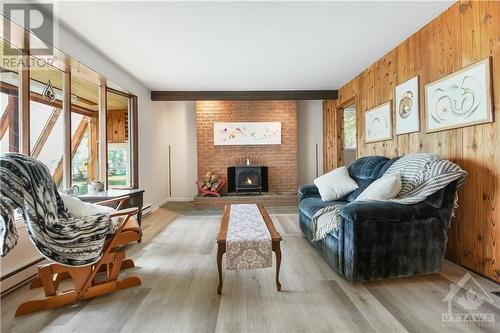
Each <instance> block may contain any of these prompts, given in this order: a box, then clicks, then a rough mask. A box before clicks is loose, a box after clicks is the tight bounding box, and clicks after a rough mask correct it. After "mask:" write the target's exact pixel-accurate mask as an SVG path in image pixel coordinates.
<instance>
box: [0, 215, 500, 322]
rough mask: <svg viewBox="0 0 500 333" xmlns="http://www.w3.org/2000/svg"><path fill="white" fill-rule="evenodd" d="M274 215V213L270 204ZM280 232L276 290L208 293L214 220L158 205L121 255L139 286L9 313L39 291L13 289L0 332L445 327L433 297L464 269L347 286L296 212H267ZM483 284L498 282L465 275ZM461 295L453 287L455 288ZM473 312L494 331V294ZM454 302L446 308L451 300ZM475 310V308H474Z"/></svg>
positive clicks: (250, 277) (231, 284) (244, 280)
mask: <svg viewBox="0 0 500 333" xmlns="http://www.w3.org/2000/svg"><path fill="white" fill-rule="evenodd" d="M275 211H276V212H279V210H275ZM271 216H272V218H273V221H274V224H275V226H276V228H277V230H278V231H279V232H280V233H281V235H282V237H283V242H282V244H281V246H282V252H283V261H282V266H281V283H282V286H283V291H282V292H277V291H276V289H275V285H274V271H273V269H274V268H269V269H262V270H255V271H241V272H234V271H232V272H226V271H224V287H223V290H222V295H221V296H219V295H217V292H216V286H217V272H216V261H215V254H216V246H215V241H214V240H215V235H216V233H217V231H218V228H219V221H220V216H218V215H217V214H207V215H201V214H197V215H192V214H189V215H188V216H185V215H180V214H178V213H175V212H172V211H169V210H166V209H162V208H161V209H158V210H156V211H155V212H153V213H152V214H151V215H149V216H147V217H146V219H145V222H144V238H143V242H142V243H140V244H135V245H133V246H131V247H130V249H129V251H128V254H129V256H130V257H132V258H133V259H134V260H135V262H136V265H137V267H136V268H133V269H132V270H129V271H126V272H124V273H122V275H123V276H126V275H129V274H134V275H138V276H140V278H141V279H142V286H140V287H136V288H132V289H127V290H122V291H118V292H115V293H112V294H109V295H106V296H103V297H98V298H95V299H92V300H86V301H82V302H80V303H78V304H75V305H73V306H66V307H62V308H58V309H54V310H47V311H42V312H39V313H35V314H32V315H27V316H23V317H19V318H14V312H15V309H16V307H17V306H18V305H19V304H20V303H21V302H23V301H25V300H28V299H30V298H34V297H36V296H40V295H41V290H29V289H28V287H27V286H25V287H22V288H20V289H18V290H16V291H14V292H13V293H11V294H9V295H7V296H5V297H3V298H2V300H1V305H2V309H1V328H2V332H38V331H42V332H72V331H76V332H118V331H120V332H214V331H217V332H438V331H444V332H455V331H457V328H447V327H443V325H442V323H441V314H442V313H446V312H447V310H448V305H447V303H445V302H443V298H444V297H445V295H446V294H447V293H448V292H449V289H450V284H451V283H452V282H457V281H459V280H460V278H461V277H462V276H463V275H464V274H465V273H466V272H467V271H466V270H464V269H463V268H461V267H458V266H456V265H454V264H452V263H449V262H446V264H445V267H444V269H443V272H442V273H441V274H432V275H427V276H420V277H412V278H402V279H394V280H385V281H376V282H369V283H350V282H348V281H346V280H345V279H344V278H342V277H341V276H340V275H339V274H337V273H336V272H335V271H334V270H333V269H332V268H330V266H328V264H327V263H326V262H325V261H324V260H323V259H322V258H321V257H320V256H319V255H318V254H317V253H316V252H315V250H314V249H313V247H312V246H311V245H310V244H309V243H308V242H307V241H306V240H305V239H304V237H303V236H302V233H301V232H300V229H299V227H298V221H297V215H296V214H289V213H287V214H280V213H278V214H272V215H271ZM472 275H473V276H474V277H475V278H477V280H478V281H479V282H480V284H481V285H482V286H483V287H484V288H485V290H487V291H488V292H490V291H499V290H500V287H499V286H498V285H497V284H495V283H493V282H491V281H488V280H486V279H482V278H479V277H477V275H475V274H472ZM461 292H463V290H461ZM488 294H489V296H491V299H490V300H488V302H485V303H484V304H483V305H481V307H480V308H479V309H478V310H480V312H481V313H493V314H494V315H495V320H496V323H495V324H496V327H493V328H491V327H490V328H484V327H477V326H474V327H469V328H467V327H465V328H461V329H459V331H490V332H498V330H499V329H500V323H499V317H500V310H499V309H500V298H499V297H497V296H495V295H493V294H491V293H488ZM454 307H456V304H455V305H454ZM476 312H477V311H476Z"/></svg>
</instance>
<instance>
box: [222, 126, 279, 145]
mask: <svg viewBox="0 0 500 333" xmlns="http://www.w3.org/2000/svg"><path fill="white" fill-rule="evenodd" d="M279 144H281V122H234V123H214V145H215V146H240V145H279Z"/></svg>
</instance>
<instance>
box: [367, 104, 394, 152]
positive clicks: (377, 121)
mask: <svg viewBox="0 0 500 333" xmlns="http://www.w3.org/2000/svg"><path fill="white" fill-rule="evenodd" d="M391 139H392V101H387V102H385V103H383V104H380V105H378V106H376V107H374V108H372V109H370V110H367V111H366V112H365V143H372V142H378V141H385V140H391Z"/></svg>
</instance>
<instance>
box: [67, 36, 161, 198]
mask: <svg viewBox="0 0 500 333" xmlns="http://www.w3.org/2000/svg"><path fill="white" fill-rule="evenodd" d="M57 48H58V49H60V50H61V51H63V52H65V53H67V54H69V55H70V56H72V57H74V58H75V59H77V60H78V61H80V62H81V63H82V64H84V65H86V66H88V67H90V68H91V69H93V70H95V71H96V72H98V73H100V74H101V75H103V76H104V77H106V78H107V79H108V80H110V81H112V82H114V83H115V84H117V85H118V86H120V87H122V88H123V89H126V90H128V91H130V92H131V93H133V94H135V95H136V96H137V97H138V103H139V114H138V115H139V186H140V187H141V188H144V190H145V193H144V202H145V203H146V204H152V205H153V206H158V205H159V204H161V203H162V202H164V201H165V200H166V199H167V196H168V179H167V177H166V171H165V170H167V168H168V160H167V155H166V154H158V151H160V150H163V149H164V146H165V143H166V133H167V131H166V122H165V115H163V114H161V111H162V110H161V109H160V110H157V109H155V106H154V103H153V102H152V101H151V95H150V94H151V93H150V91H149V89H148V88H146V87H145V86H144V85H142V83H140V82H138V81H137V80H136V79H135V78H133V77H132V76H130V75H129V74H128V73H127V72H125V71H124V70H123V69H121V68H119V67H118V66H116V65H115V64H114V63H112V62H111V61H109V60H108V59H107V58H105V57H104V56H102V55H101V54H100V53H99V52H97V51H96V50H94V49H93V48H92V47H91V46H89V45H88V44H87V43H85V42H84V41H82V40H80V39H79V38H78V37H76V36H75V35H73V34H72V33H71V32H69V31H67V30H65V29H64V28H60V29H59V43H58V45H57ZM138 61H143V60H138Z"/></svg>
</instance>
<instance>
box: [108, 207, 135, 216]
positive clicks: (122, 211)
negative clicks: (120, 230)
mask: <svg viewBox="0 0 500 333" xmlns="http://www.w3.org/2000/svg"><path fill="white" fill-rule="evenodd" d="M138 212H139V208H138V207H131V208H125V209H120V210H117V211H116V212H114V213H111V214H110V215H109V216H110V217H117V216H124V215H127V216H132V215H135V214H137V213H138Z"/></svg>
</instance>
